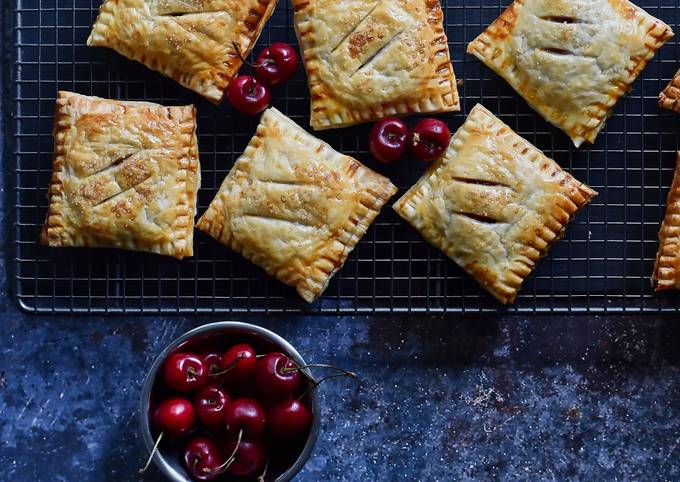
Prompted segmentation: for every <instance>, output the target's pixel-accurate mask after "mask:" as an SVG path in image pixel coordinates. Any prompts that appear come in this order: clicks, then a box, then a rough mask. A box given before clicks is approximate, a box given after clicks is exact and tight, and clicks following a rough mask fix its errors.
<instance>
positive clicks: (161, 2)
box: [87, 0, 277, 103]
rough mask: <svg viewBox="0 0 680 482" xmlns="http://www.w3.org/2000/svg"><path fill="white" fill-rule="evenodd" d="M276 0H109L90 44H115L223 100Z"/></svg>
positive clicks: (211, 97) (213, 98)
mask: <svg viewBox="0 0 680 482" xmlns="http://www.w3.org/2000/svg"><path fill="white" fill-rule="evenodd" d="M276 1H277V0H105V1H104V3H103V4H102V6H101V7H100V10H99V16H98V17H97V21H96V22H95V24H94V26H93V27H92V33H91V34H90V37H89V38H88V39H87V45H90V46H93V47H109V48H112V49H113V50H115V51H116V52H118V53H119V54H121V55H124V56H125V57H127V58H129V59H132V60H136V61H137V62H141V63H143V64H144V65H146V66H147V67H149V68H150V69H153V70H157V71H158V72H160V73H162V74H163V75H166V76H168V77H170V78H171V79H173V80H175V81H177V82H179V83H180V84H182V85H183V86H184V87H187V88H188V89H191V90H194V91H196V92H198V93H199V94H201V95H202V96H204V97H206V98H207V99H208V100H210V101H211V102H215V103H217V102H220V100H222V96H223V95H224V91H225V90H226V88H227V86H228V85H229V82H231V79H232V78H234V76H235V75H236V73H237V72H238V70H239V69H240V68H241V64H242V63H243V62H242V61H241V58H240V56H239V52H240V54H241V56H242V57H243V58H245V57H246V56H247V55H248V53H249V52H250V51H251V50H252V48H253V46H254V45H255V42H256V41H257V38H258V37H259V36H260V32H261V31H262V27H264V24H265V23H266V22H267V20H268V19H269V17H270V16H271V14H272V12H273V11H274V7H275V6H276ZM234 44H236V45H237V46H238V52H237V51H236V49H235V48H234Z"/></svg>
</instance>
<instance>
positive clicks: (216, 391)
mask: <svg viewBox="0 0 680 482" xmlns="http://www.w3.org/2000/svg"><path fill="white" fill-rule="evenodd" d="M229 402H230V400H229V395H227V393H226V392H225V391H224V390H222V389H221V388H220V387H218V386H217V385H207V386H205V387H203V388H202V389H201V390H200V391H199V392H198V393H197V394H196V398H194V407H195V409H196V415H197V416H198V420H199V421H200V422H201V423H202V424H203V425H205V426H206V427H210V428H222V427H223V426H224V412H225V410H226V409H227V406H229Z"/></svg>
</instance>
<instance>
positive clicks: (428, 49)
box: [292, 0, 460, 130]
mask: <svg viewBox="0 0 680 482" xmlns="http://www.w3.org/2000/svg"><path fill="white" fill-rule="evenodd" d="M292 2H293V7H294V9H295V31H296V33H297V36H298V41H299V43H300V48H301V49H302V53H303V57H304V62H305V68H306V69H307V77H308V80H309V88H310V90H311V97H312V103H311V110H312V113H311V125H312V128H314V129H315V130H321V129H332V128H336V127H344V126H349V125H352V124H358V123H362V122H369V121H372V120H375V119H380V118H383V117H387V116H391V115H406V114H412V113H426V112H449V111H457V110H460V106H459V102H458V89H457V86H456V78H455V75H454V73H453V66H452V65H451V58H450V56H449V47H448V43H447V40H446V33H445V32H444V26H443V13H442V9H441V6H440V4H439V0H337V1H329V0H292Z"/></svg>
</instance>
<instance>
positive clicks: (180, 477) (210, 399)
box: [139, 322, 320, 482]
mask: <svg viewBox="0 0 680 482" xmlns="http://www.w3.org/2000/svg"><path fill="white" fill-rule="evenodd" d="M240 344H246V345H250V346H251V347H252V349H253V353H255V354H257V355H260V357H259V359H258V358H255V359H254V361H255V362H259V361H261V360H262V359H263V358H264V357H262V356H261V355H262V354H267V353H281V354H283V355H285V357H286V358H287V359H288V360H289V361H290V362H291V364H292V365H294V366H297V367H304V366H306V363H305V361H304V360H303V359H302V357H301V356H300V355H299V353H298V352H297V351H296V350H295V348H294V347H292V346H291V345H290V344H289V343H288V342H286V341H285V340H284V339H283V338H281V337H280V336H278V335H276V334H275V333H272V332H271V331H269V330H266V329H264V328H261V327H259V326H256V325H251V324H247V323H237V322H220V323H212V324H208V325H204V326H201V327H198V328H196V329H194V330H191V331H190V332H188V333H186V334H184V335H182V336H181V337H179V338H178V339H176V340H174V341H173V342H172V343H171V344H170V345H169V346H168V347H167V348H166V349H165V350H164V351H163V352H162V353H161V354H160V355H159V356H158V358H157V359H156V360H155V361H154V363H153V365H152V366H151V369H150V370H149V372H148V374H147V376H146V379H145V381H144V385H143V387H142V395H141V403H140V414H141V426H142V437H143V440H144V443H145V445H146V447H147V449H148V451H149V452H151V450H152V448H153V446H154V444H155V442H156V439H157V437H158V435H159V433H160V430H159V428H158V427H157V426H156V424H155V423H154V420H153V419H154V417H153V411H154V410H155V409H156V408H157V407H158V405H159V404H160V403H161V402H162V401H163V400H165V399H168V398H172V397H180V398H183V399H185V400H187V401H188V402H189V405H193V407H194V417H195V421H194V423H193V425H192V428H190V429H188V431H187V432H185V433H184V435H182V436H180V437H179V438H177V437H174V436H173V437H169V436H164V437H163V438H162V440H161V442H160V444H159V446H158V452H157V453H156V455H155V456H154V457H153V461H154V462H155V464H156V465H157V467H158V468H159V469H160V471H161V472H162V473H163V474H164V475H165V476H166V477H167V478H168V479H169V480H172V481H175V482H191V481H195V480H204V479H199V478H198V477H197V476H196V474H193V475H194V476H193V477H192V474H191V473H189V470H188V469H187V465H186V461H185V460H184V458H185V455H186V454H185V452H186V449H187V447H188V444H189V442H190V441H192V440H194V439H201V438H206V439H208V440H210V441H212V442H214V444H216V445H217V447H218V449H219V450H216V451H211V450H207V455H206V452H201V451H200V450H193V449H195V448H196V447H193V448H192V453H193V454H194V458H193V459H192V461H193V460H195V459H196V457H198V456H200V457H202V458H201V461H202V460H204V459H205V460H206V462H205V463H203V462H200V463H202V464H203V465H204V466H205V467H206V468H210V467H213V466H214V465H215V463H216V462H217V461H222V463H221V464H217V466H218V467H219V466H220V465H222V466H224V463H225V462H226V461H227V458H228V457H229V455H230V453H231V452H230V450H229V449H230V448H232V447H228V445H229V443H230V441H233V440H234V439H236V438H237V437H238V432H240V429H239V430H238V431H237V433H234V432H233V431H230V430H227V427H226V421H224V422H223V424H222V426H221V427H220V426H216V428H205V427H204V426H203V423H202V422H201V421H200V419H199V417H200V415H199V413H198V412H199V410H197V403H196V401H197V400H196V399H197V398H198V394H199V393H201V394H204V395H205V394H206V393H207V394H209V395H210V396H206V397H204V399H205V405H206V406H207V407H213V406H214V405H219V404H220V403H221V402H220V397H219V394H215V393H214V392H213V391H212V390H213V388H214V387H213V386H214V385H217V386H218V387H221V388H222V389H223V390H224V391H225V392H226V393H225V395H226V396H227V397H228V398H229V399H228V402H227V404H226V405H227V407H228V406H229V405H230V404H233V403H234V402H235V401H237V400H239V399H242V398H257V399H261V395H260V392H259V390H258V388H257V386H256V384H255V383H254V380H255V375H254V374H253V373H252V372H250V370H251V368H248V367H247V365H248V364H247V363H246V365H244V367H245V368H246V370H245V372H250V373H251V374H250V375H249V376H248V377H247V378H246V380H243V381H238V378H239V377H238V376H236V377H235V378H236V380H224V381H221V377H222V376H224V375H226V374H227V373H229V372H227V373H224V371H225V369H224V368H222V367H224V366H225V365H226V367H228V366H229V365H230V363H229V362H228V361H224V356H225V354H226V353H227V351H228V349H230V348H231V347H234V346H236V345H240ZM209 352H214V353H217V354H218V355H219V356H220V357H221V358H222V359H221V360H220V362H221V365H220V370H219V371H216V370H215V368H212V369H211V368H210V367H211V363H209V362H208V361H207V360H206V361H205V362H204V368H205V371H206V373H207V374H208V375H207V376H206V382H205V384H204V385H202V386H201V387H200V388H199V389H197V390H196V391H193V392H189V393H183V392H177V391H175V390H173V389H170V388H169V387H168V386H167V385H166V384H165V381H164V377H163V365H164V362H165V360H167V359H168V358H169V357H171V356H172V355H174V354H176V353H193V354H197V358H199V359H201V358H205V356H204V355H206V354H207V353H209ZM236 358H238V354H237V355H236ZM215 360H216V358H214V357H212V358H211V361H215ZM237 365H238V363H237ZM211 372H212V374H211ZM295 373H296V374H299V375H300V382H299V386H298V388H297V390H296V392H295V394H294V395H295V398H297V397H300V396H301V397H302V400H303V402H304V405H305V407H306V408H308V409H309V412H310V414H311V420H310V421H309V423H308V424H306V427H305V428H304V429H303V431H302V432H301V433H298V434H297V435H294V436H293V437H292V438H285V439H278V438H273V437H274V435H272V434H271V432H270V431H269V428H268V425H267V423H266V422H265V428H264V432H263V433H261V434H260V435H258V436H252V437H251V436H249V435H246V434H245V432H246V431H245V430H244V431H243V433H242V440H243V443H244V445H243V446H242V447H240V448H239V459H238V463H237V462H236V461H234V462H232V463H231V465H229V467H228V468H224V467H222V468H221V469H219V470H220V471H221V470H224V472H223V473H220V475H219V476H218V477H217V478H216V479H215V480H231V479H233V478H236V479H237V480H244V481H245V480H257V477H258V476H259V474H261V473H262V472H263V471H264V470H265V468H266V471H267V477H266V480H267V481H268V482H274V481H277V482H279V481H287V480H291V479H292V478H293V477H294V475H295V474H296V473H297V472H298V471H299V470H300V469H301V468H302V466H303V465H304V464H305V463H306V461H307V459H308V458H309V456H310V454H311V452H312V450H313V447H314V444H315V442H316V438H317V435H318V431H319V425H320V421H319V413H320V409H319V400H318V396H317V393H316V390H309V391H308V389H309V388H310V387H311V386H312V385H313V382H312V380H313V378H311V373H309V372H307V375H302V374H300V373H299V371H295ZM250 382H252V383H250ZM204 392H205V393H204ZM214 395H216V396H217V398H215V397H214ZM289 398H292V397H289V396H286V397H285V398H281V399H279V398H277V399H272V401H271V403H270V402H269V401H267V403H264V402H262V403H261V408H262V411H263V412H264V415H265V419H266V417H267V413H268V411H269V408H270V406H272V404H273V402H274V401H275V400H278V401H279V402H283V401H286V400H288V399H289ZM208 411H210V410H208ZM217 411H218V412H219V410H217ZM203 416H204V417H205V414H203ZM208 417H209V415H208ZM215 418H216V420H219V415H218V416H216V417H215ZM215 423H217V422H215ZM258 430H260V429H258V428H257V427H256V428H255V432H256V433H257V432H258ZM276 440H283V441H284V443H282V442H280V441H278V442H276ZM258 441H260V442H262V443H263V445H259V446H258V445H257V442H258ZM253 443H254V444H255V445H254V446H253V445H252V444H253ZM249 444H250V445H249ZM272 444H275V445H276V450H273V445H272ZM201 447H203V448H205V445H202V446H201ZM199 448H200V447H199ZM211 448H213V447H212V446H209V449H211ZM261 448H264V454H265V461H264V464H265V467H264V468H263V467H261V465H262V457H261V454H262V450H258V449H261ZM201 450H203V449H201ZM211 454H212V455H213V456H212V458H210V457H208V455H211ZM139 455H140V457H139V459H140V465H141V464H142V463H143V459H145V458H146V457H147V456H148V453H145V454H139ZM192 463H193V462H192ZM196 464H197V467H198V465H199V462H196ZM255 468H258V469H260V471H259V472H258V473H257V474H256V475H255V476H254V477H252V476H247V477H245V478H244V477H241V476H237V475H236V474H237V473H248V474H249V473H251V472H252V471H253V470H255ZM148 470H149V471H151V470H153V469H152V468H149V469H148ZM206 474H207V475H206ZM199 475H200V476H202V477H207V479H205V480H211V479H210V477H211V474H209V473H208V472H207V471H202V473H201V474H199Z"/></svg>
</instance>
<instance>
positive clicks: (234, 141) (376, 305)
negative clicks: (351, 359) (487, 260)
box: [6, 0, 680, 314]
mask: <svg viewBox="0 0 680 482" xmlns="http://www.w3.org/2000/svg"><path fill="white" fill-rule="evenodd" d="M462 3H466V5H462ZM508 3H509V1H503V2H501V1H499V0H478V1H476V2H454V1H453V0H442V7H443V8H444V12H445V19H446V29H447V33H448V38H449V46H450V50H451V55H452V58H453V61H454V67H455V70H456V73H457V76H458V77H459V79H461V80H462V81H463V84H462V85H461V86H460V94H461V101H462V106H463V113H462V114H455V115H446V116H442V118H444V119H445V120H446V121H447V122H448V123H449V124H450V126H451V127H452V128H453V129H455V128H457V127H458V126H460V125H461V124H462V122H463V120H464V118H465V115H467V113H468V112H469V111H470V109H471V108H472V107H473V106H474V105H475V104H476V103H478V102H481V103H482V104H484V105H486V106H487V107H489V108H491V109H492V110H494V112H495V113H496V114H497V115H498V116H499V117H500V118H501V119H502V120H503V121H505V122H507V123H508V124H509V125H510V126H511V127H512V128H513V129H515V130H516V131H517V132H518V133H519V134H521V135H522V136H524V137H525V138H527V139H528V140H529V141H530V142H532V143H534V144H536V145H537V146H538V147H539V148H541V149H543V150H544V151H545V152H546V154H547V155H548V156H549V157H552V158H554V159H555V160H556V161H557V162H558V163H560V164H561V165H562V166H563V167H564V168H566V169H567V170H569V171H570V172H571V173H572V174H574V176H575V177H577V178H578V179H580V180H582V181H584V182H586V183H588V184H590V185H591V186H593V188H594V189H596V190H597V191H599V192H600V196H599V197H598V198H596V199H595V201H594V203H593V204H592V205H591V206H590V207H589V208H588V209H587V210H586V211H585V212H583V213H581V214H580V215H579V216H578V217H577V219H576V220H575V221H574V222H573V223H572V224H571V225H570V227H569V229H568V231H567V234H566V238H565V239H564V240H562V241H561V242H560V243H558V244H557V245H555V246H554V247H553V248H552V250H551V252H550V253H549V255H548V257H547V258H546V259H544V260H543V261H541V263H540V264H539V266H538V269H537V270H536V272H535V273H534V275H533V276H532V277H531V278H530V279H529V280H528V281H527V282H526V284H525V286H524V288H523V290H522V292H521V294H520V296H519V297H518V300H517V304H516V305H514V306H512V307H509V308H500V307H499V306H498V304H497V303H496V301H495V300H493V299H492V298H491V297H490V296H489V295H487V294H486V293H485V292H484V291H483V290H482V289H481V288H480V287H479V286H477V284H476V283H475V282H474V281H473V280H472V279H470V278H469V277H468V276H466V275H465V274H464V273H463V271H462V270H461V269H460V268H459V267H457V266H456V265H455V264H454V263H453V262H451V261H450V260H448V259H446V258H445V257H444V256H443V255H442V254H441V253H440V252H438V251H437V250H435V249H434V248H431V247H430V246H429V245H427V244H426V243H425V242H424V241H423V240H422V239H421V238H420V236H419V235H418V234H417V233H416V232H415V231H414V230H413V229H412V228H411V227H410V226H408V225H406V224H404V223H403V222H402V221H401V220H400V219H399V218H398V216H397V215H396V214H395V213H393V212H392V211H391V209H390V208H389V207H386V208H385V209H384V210H383V212H382V213H381V214H380V216H379V217H378V219H377V220H376V222H375V223H374V225H373V226H372V227H371V229H370V231H369V232H368V233H367V234H366V236H365V237H364V239H363V240H362V241H361V242H360V243H359V245H358V246H357V248H356V250H355V251H354V252H353V253H352V254H351V255H350V258H349V259H348V261H347V263H346V265H345V267H344V269H342V270H341V271H340V272H339V273H338V274H337V275H336V276H335V278H334V279H333V281H332V282H331V284H330V286H329V288H328V290H327V292H326V294H325V295H324V297H323V298H322V299H321V300H320V301H319V302H317V303H315V304H313V305H311V306H306V305H305V304H304V303H303V302H302V301H300V300H299V299H298V297H297V295H296V294H295V293H294V292H293V290H292V289H290V288H287V287H285V286H282V285H281V284H280V283H279V282H278V281H276V280H274V279H272V278H270V277H268V276H267V275H266V274H265V273H264V272H262V271H261V270H259V269H258V268H256V267H254V266H252V265H251V264H250V263H249V262H247V261H245V260H243V259H242V258H240V257H239V256H238V255H236V254H234V253H232V252H230V251H229V250H227V249H226V248H224V247H222V246H220V245H219V244H217V243H216V242H214V241H213V240H211V239H209V238H208V237H206V236H204V235H202V234H201V233H197V234H196V239H195V244H196V245H195V252H196V255H195V257H194V258H193V259H190V260H184V261H182V262H178V261H175V260H173V259H166V258H163V257H160V256H155V255H150V254H141V253H131V252H117V251H113V250H97V251H94V250H90V249H68V250H53V249H48V248H45V247H42V246H40V245H38V244H37V238H38V234H39V230H40V225H41V223H42V221H43V219H44V216H45V211H46V200H45V194H46V191H47V185H48V182H49V175H50V168H51V158H52V138H51V129H52V116H53V110H54V98H55V94H56V91H57V90H59V89H69V90H74V91H77V92H80V93H83V94H90V95H99V96H102V97H110V98H122V99H128V100H149V101H152V102H159V103H163V104H168V105H171V104H184V103H189V102H192V103H195V104H196V105H197V106H198V110H199V120H198V122H199V128H198V129H199V147H200V152H201V164H202V177H203V182H202V189H201V191H200V192H199V197H198V203H199V213H202V212H203V211H204V210H205V208H206V207H207V205H208V203H209V202H210V200H211V199H212V197H213V196H214V194H215V192H216V190H217V188H218V187H219V185H220V183H221V181H222V179H223V178H224V176H225V175H226V174H227V172H228V171H229V169H230V167H231V165H232V164H233V162H234V161H235V160H236V158H237V157H238V155H239V154H240V153H241V152H242V151H243V149H244V147H245V145H246V144H247V142H248V141H249V139H250V137H251V136H252V134H253V132H254V130H255V126H256V123H257V121H256V119H244V118H243V117H237V118H235V117H234V116H232V111H231V109H230V107H229V106H228V105H227V104H226V103H225V104H224V105H222V106H219V107H215V106H213V105H211V104H209V103H208V102H206V101H204V100H202V99H201V98H199V96H197V95H195V94H193V93H191V92H189V91H187V90H185V89H183V88H181V87H179V86H178V85H176V84H174V83H173V82H172V81H170V80H167V79H164V78H162V77H161V76H160V75H159V74H157V73H155V72H152V71H150V70H148V69H146V68H145V67H144V66H141V65H139V64H137V63H135V62H131V61H128V60H126V59H124V58H122V57H121V56H119V55H117V54H116V53H115V52H113V51H110V50H108V49H94V48H89V47H86V46H85V40H86V38H87V35H88V34H89V32H90V28H91V25H92V23H93V21H94V19H95V16H96V11H97V7H98V0H16V5H15V7H14V9H13V24H14V31H13V32H12V40H13V43H14V45H13V61H14V62H13V71H14V72H13V78H14V82H13V85H12V89H11V91H10V92H9V93H8V94H7V95H8V99H7V100H8V102H10V103H12V104H13V105H14V114H15V118H14V120H13V123H14V125H13V128H14V133H13V134H14V139H15V147H16V148H15V150H14V153H13V154H14V160H15V161H16V163H15V165H13V166H12V167H13V168H15V169H12V170H11V174H9V175H11V176H13V178H14V180H15V193H14V197H15V200H16V205H15V206H14V211H15V212H14V213H13V214H14V217H15V219H16V226H15V230H14V232H15V241H14V254H15V256H14V270H15V279H14V293H15V296H16V298H17V300H18V302H19V304H20V305H21V306H22V307H23V308H24V309H25V310H28V311H32V312H36V313H66V312H69V313H86V312H89V313H220V312H224V313H228V312H233V313H266V314H269V313H296V312H300V313H306V314H309V313H325V314H355V313H356V314H370V313H456V312H489V313H492V312H497V311H499V310H505V311H511V312H517V313H545V312H553V313H581V312H597V313H624V312H643V311H644V312H650V313H652V312H654V313H660V312H676V313H677V312H679V311H680V298H679V297H678V296H673V295H663V296H657V295H655V294H654V293H653V292H652V289H651V286H650V283H649V282H648V281H649V280H648V278H649V275H650V271H651V266H652V264H653V261H654V256H655V253H656V248H657V237H656V233H657V229H658V225H659V223H660V221H661V219H662V216H663V212H664V209H665V202H666V193H667V190H668V187H669V186H670V183H671V178H672V174H673V168H674V163H675V153H676V151H677V149H678V138H679V137H678V136H679V134H680V116H677V115H675V114H673V113H670V112H661V111H660V110H659V109H658V108H657V105H656V96H657V94H658V91H659V90H660V88H662V87H663V86H664V85H665V84H666V83H667V82H668V80H669V79H670V78H671V77H672V75H673V74H674V72H675V70H676V68H677V66H678V64H680V49H679V42H678V40H677V39H674V40H673V41H671V42H670V43H669V44H668V45H667V46H665V47H664V49H662V51H661V53H660V54H659V55H658V56H657V57H656V58H655V59H654V60H653V61H652V62H651V64H650V65H649V66H648V68H647V69H646V70H645V71H644V72H643V74H642V76H641V79H639V80H638V81H637V82H636V83H635V85H634V89H633V91H632V92H631V93H630V94H629V95H628V96H627V97H626V98H625V99H624V100H622V101H621V102H620V103H619V105H618V106H617V107H616V109H615V111H614V114H613V116H612V117H611V118H610V120H609V121H608V123H607V126H606V128H605V129H604V130H603V132H602V133H601V134H600V137H599V138H598V141H597V143H596V144H595V145H593V146H591V147H587V148H585V149H581V150H576V149H574V148H573V147H572V146H571V144H570V141H569V139H568V138H567V137H566V136H565V135H564V134H563V133H561V132H560V131H558V130H556V129H554V128H553V127H551V126H550V125H549V124H548V123H546V122H545V121H543V120H542V119H541V118H540V117H539V116H538V115H537V114H535V113H534V112H533V111H532V110H531V109H530V108H529V107H528V106H527V104H526V103H525V102H524V101H523V100H522V99H521V98H520V97H519V96H518V95H517V94H516V93H515V92H514V91H513V90H512V89H511V88H510V87H509V86H508V85H507V84H506V83H505V82H504V81H503V80H502V79H500V78H499V77H498V76H496V75H495V74H493V73H492V72H491V71H490V70H489V69H487V68H486V67H485V66H484V65H482V64H481V63H480V62H478V61H477V60H476V59H474V58H472V57H470V56H468V55H467V54H466V53H465V49H466V46H467V43H468V42H469V41H470V40H472V39H473V38H474V37H475V36H476V35H477V34H478V33H479V32H481V31H482V30H483V29H484V28H485V27H486V26H487V25H488V24H489V23H491V22H492V21H493V20H494V19H495V18H496V17H498V15H499V14H500V13H501V11H502V10H503V8H505V6H506V5H507V4H508ZM636 3H637V4H638V5H640V6H641V7H643V8H645V9H647V10H648V11H649V12H650V13H651V14H653V15H655V16H658V17H659V18H662V19H663V20H665V21H666V22H667V23H669V24H670V25H671V26H673V27H675V29H676V30H680V29H678V28H677V27H678V23H679V22H680V15H679V14H678V10H679V9H680V5H679V3H680V2H679V1H678V0H675V2H668V1H662V0H639V1H637V2H636ZM671 3H672V4H671ZM292 21H293V15H292V10H291V7H290V6H289V5H288V4H287V3H286V2H281V3H280V5H279V6H278V7H277V10H276V12H275V14H274V15H273V16H272V18H271V20H270V22H269V23H268V25H267V26H266V27H265V30H264V32H263V35H262V37H261V39H260V42H259V45H258V46H257V47H256V51H257V50H259V49H260V48H261V47H262V46H263V45H266V44H269V43H271V42H275V41H286V42H288V43H291V44H294V45H295V44H296V40H295V35H294V31H293V25H292ZM273 99H274V105H275V106H276V107H277V108H279V109H280V110H282V111H284V112H285V113H286V114H288V115H289V116H290V117H291V118H292V119H294V120H295V121H296V122H298V123H300V124H301V125H303V126H306V125H308V120H309V118H308V108H309V94H308V89H307V85H306V79H305V75H304V72H303V69H302V68H300V69H299V71H298V74H297V75H296V77H294V79H293V80H292V81H291V82H290V83H288V84H286V85H285V86H283V87H280V88H276V89H274V91H273ZM368 130H369V126H357V127H352V128H348V129H342V130H337V131H331V132H323V133H321V134H320V135H319V137H321V138H323V139H324V140H326V141H328V142H329V143H330V144H331V145H333V146H334V147H335V148H336V149H338V150H340V151H342V152H344V153H346V154H348V155H352V156H355V157H357V158H358V159H360V160H362V161H363V162H366V164H368V165H369V166H370V167H373V168H375V169H377V170H379V171H380V172H382V173H384V174H386V175H388V176H389V177H390V178H391V179H392V180H393V182H395V184H397V185H398V187H399V188H400V192H402V193H403V192H404V190H405V189H407V188H408V187H410V186H411V185H412V184H413V183H414V182H415V180H416V179H417V178H418V177H419V176H420V175H421V173H422V172H423V171H424V168H425V166H424V165H423V164H421V163H418V162H416V161H413V160H407V161H404V162H402V163H400V164H399V165H397V166H393V167H384V166H379V165H377V164H375V163H373V162H372V160H371V158H370V155H369V154H368V148H367V136H368ZM6 164H12V163H11V162H10V163H6Z"/></svg>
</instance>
